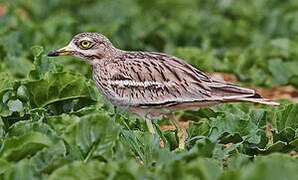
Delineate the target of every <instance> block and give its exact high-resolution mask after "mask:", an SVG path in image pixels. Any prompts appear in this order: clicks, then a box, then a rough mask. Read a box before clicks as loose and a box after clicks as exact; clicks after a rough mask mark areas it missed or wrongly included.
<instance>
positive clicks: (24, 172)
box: [3, 159, 36, 180]
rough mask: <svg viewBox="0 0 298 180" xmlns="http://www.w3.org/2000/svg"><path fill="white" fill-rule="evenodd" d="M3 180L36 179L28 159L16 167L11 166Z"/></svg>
mask: <svg viewBox="0 0 298 180" xmlns="http://www.w3.org/2000/svg"><path fill="white" fill-rule="evenodd" d="M3 179H5V180H6V179H7V180H9V179H24V180H27V179H28V180H31V179H36V178H35V177H34V172H33V170H32V168H31V166H30V163H29V161H28V159H23V160H21V161H19V162H17V163H16V164H14V165H11V166H10V168H9V169H8V170H7V171H5V173H4V175H3Z"/></svg>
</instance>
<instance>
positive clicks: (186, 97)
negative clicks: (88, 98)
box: [93, 52, 262, 109]
mask: <svg viewBox="0 0 298 180" xmlns="http://www.w3.org/2000/svg"><path fill="white" fill-rule="evenodd" d="M93 69H105V70H104V71H102V70H100V71H101V72H105V73H100V72H98V73H94V74H95V75H98V74H100V75H99V76H100V77H99V78H100V80H99V81H103V82H105V84H108V85H107V86H108V87H106V89H109V92H108V94H109V95H108V96H107V97H110V100H111V101H112V102H113V103H114V104H115V105H118V106H133V107H142V108H146V107H147V108H151V107H157V106H158V107H173V106H177V107H179V106H181V109H183V108H185V107H184V106H183V105H181V104H191V105H192V106H198V107H199V106H200V107H201V105H202V104H203V102H214V103H211V104H217V103H219V102H237V101H244V100H245V98H249V97H255V96H256V95H257V94H256V92H255V91H254V90H251V89H247V88H242V87H238V86H236V85H233V84H231V83H227V82H225V81H220V80H217V79H213V78H211V77H209V76H208V75H206V74H204V73H202V72H201V71H199V70H197V69H195V68H194V67H192V66H191V65H189V64H188V63H187V62H185V61H184V60H182V59H179V58H177V57H174V56H170V55H166V54H162V53H151V52H125V53H123V54H121V55H120V56H117V57H115V58H113V59H111V60H110V61H108V62H106V63H105V66H104V67H100V68H93ZM99 78H94V79H95V80H96V79H99ZM97 84H98V86H100V82H97ZM119 87H121V88H122V93H120V94H119V93H117V92H116V91H115V89H117V88H119ZM103 93H106V92H103ZM130 93H131V94H133V96H129V94H130ZM255 98H256V97H255ZM257 99H259V97H258V98H257ZM249 101H252V99H250V100H249ZM259 102H260V103H262V101H259ZM200 103H201V105H200ZM209 104H210V103H209ZM178 105H179V106H178ZM188 106H189V105H187V107H188ZM191 108H193V107H191Z"/></svg>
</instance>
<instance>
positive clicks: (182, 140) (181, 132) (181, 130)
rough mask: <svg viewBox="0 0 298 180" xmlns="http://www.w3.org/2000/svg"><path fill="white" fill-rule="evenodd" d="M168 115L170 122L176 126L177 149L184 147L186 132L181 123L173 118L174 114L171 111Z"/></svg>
mask: <svg viewBox="0 0 298 180" xmlns="http://www.w3.org/2000/svg"><path fill="white" fill-rule="evenodd" d="M168 117H169V118H170V120H171V122H172V123H173V124H174V125H175V127H176V128H177V135H178V138H179V149H184V146H185V139H186V132H185V130H184V128H183V127H182V126H181V124H180V123H179V122H178V120H177V119H176V118H175V115H174V113H173V112H171V113H169V114H168Z"/></svg>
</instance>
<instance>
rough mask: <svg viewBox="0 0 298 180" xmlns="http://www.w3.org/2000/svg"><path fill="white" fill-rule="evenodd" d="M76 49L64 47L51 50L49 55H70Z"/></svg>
mask: <svg viewBox="0 0 298 180" xmlns="http://www.w3.org/2000/svg"><path fill="white" fill-rule="evenodd" d="M74 51H75V50H74V49H71V48H69V47H67V46H66V47H64V48H61V49H58V50H55V51H51V52H50V53H49V54H48V55H47V56H62V55H68V54H69V53H71V52H74Z"/></svg>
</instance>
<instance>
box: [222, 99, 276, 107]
mask: <svg viewBox="0 0 298 180" xmlns="http://www.w3.org/2000/svg"><path fill="white" fill-rule="evenodd" d="M223 102H253V103H260V104H267V105H271V106H280V103H278V102H274V101H271V100H270V99H265V98H235V99H227V100H224V101H223Z"/></svg>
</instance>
